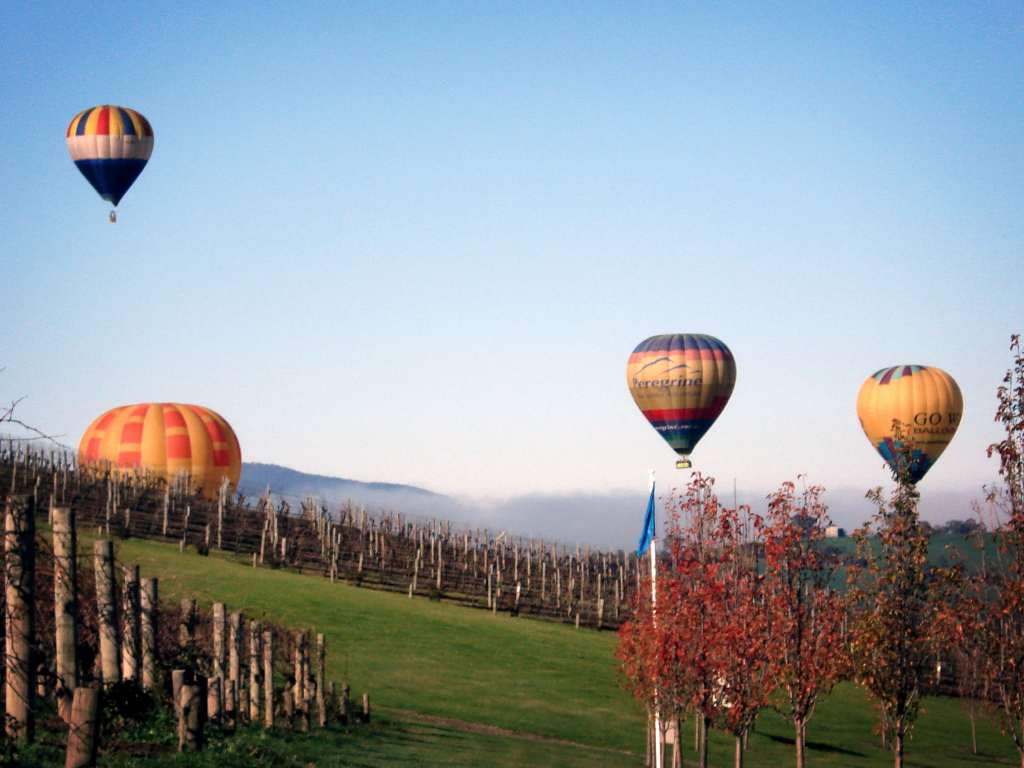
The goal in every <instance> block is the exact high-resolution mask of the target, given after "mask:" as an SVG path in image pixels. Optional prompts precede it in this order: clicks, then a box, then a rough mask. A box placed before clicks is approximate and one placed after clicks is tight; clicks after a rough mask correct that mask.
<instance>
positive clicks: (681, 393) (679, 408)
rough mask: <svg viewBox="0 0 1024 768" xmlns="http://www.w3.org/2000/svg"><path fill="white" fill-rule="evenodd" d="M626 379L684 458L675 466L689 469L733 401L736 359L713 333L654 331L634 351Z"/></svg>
mask: <svg viewBox="0 0 1024 768" xmlns="http://www.w3.org/2000/svg"><path fill="white" fill-rule="evenodd" d="M626 383H627V384H628V385H629V392H630V394H631V395H632V396H633V400H634V401H635V402H636V404H637V407H638V408H639V409H640V411H641V412H642V413H643V415H644V416H645V417H647V420H648V421H649V422H650V423H651V426H652V427H654V428H655V429H656V430H657V431H658V434H660V435H661V436H662V437H663V438H664V439H665V441H666V442H667V443H668V444H669V445H671V446H672V450H674V451H675V452H676V453H678V454H679V456H680V457H681V458H680V460H679V461H678V462H676V467H677V468H679V469H685V468H687V467H689V466H691V465H690V461H689V456H690V454H691V453H692V452H693V449H694V448H695V447H696V445H697V442H698V441H699V440H700V439H701V438H702V437H703V436H704V433H705V432H707V431H708V429H710V428H711V425H712V424H714V423H715V419H717V418H718V416H719V414H721V413H722V409H724V408H725V404H726V403H727V402H729V396H730V395H731V394H732V389H733V386H734V385H735V384H736V361H735V360H733V356H732V352H730V351H729V348H728V347H727V346H725V344H723V343H722V342H721V341H719V340H718V339H716V338H715V337H714V336H705V335H704V334H695V333H675V334H668V335H663V336H651V338H649V339H646V340H644V341H642V342H640V344H638V345H637V347H636V349H634V350H633V354H631V355H630V356H629V362H628V363H627V365H626Z"/></svg>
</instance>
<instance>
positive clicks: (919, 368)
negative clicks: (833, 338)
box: [857, 365, 964, 483]
mask: <svg viewBox="0 0 1024 768" xmlns="http://www.w3.org/2000/svg"><path fill="white" fill-rule="evenodd" d="M963 412H964V399H963V396H962V395H961V394H960V387H958V386H957V384H956V382H955V381H954V380H953V377H952V376H950V375H949V374H948V373H946V372H945V371H943V370H942V369H940V368H934V367H932V366H926V365H896V366H893V367H891V368H883V369H882V370H880V371H877V372H875V373H873V374H872V375H871V376H869V377H868V379H867V381H865V382H864V383H863V384H862V385H861V388H860V393H859V394H858V395H857V417H858V418H859V419H860V425H861V428H862V429H863V430H864V434H865V435H867V438H868V440H869V441H871V444H872V445H873V446H874V447H875V450H877V451H878V452H879V453H880V454H881V455H882V458H883V459H885V460H886V462H887V463H888V464H889V466H890V467H891V468H892V470H893V472H894V473H898V472H899V467H898V461H899V456H900V452H901V451H903V450H904V449H907V450H909V451H910V453H909V464H908V466H907V467H906V471H907V477H908V479H909V480H910V482H912V483H916V482H918V481H919V480H920V479H921V478H922V477H924V476H925V473H926V472H928V470H929V469H931V467H932V465H933V464H934V463H935V461H936V459H938V458H939V456H941V455H942V452H943V451H944V450H946V446H947V445H949V442H950V441H951V440H952V439H953V435H955V434H956V429H957V427H958V426H959V425H960V418H961V416H962V415H963ZM897 428H898V429H899V432H900V436H901V437H902V439H899V438H898V436H897V435H896V434H895V433H896V429H897Z"/></svg>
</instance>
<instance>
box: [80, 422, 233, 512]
mask: <svg viewBox="0 0 1024 768" xmlns="http://www.w3.org/2000/svg"><path fill="white" fill-rule="evenodd" d="M78 462H79V464H81V465H83V466H86V465H91V466H94V467H97V468H100V469H112V470H114V471H117V472H121V473H134V472H140V473H144V474H153V475H156V476H157V477H162V478H164V479H165V480H167V481H168V482H172V481H174V479H175V478H177V477H179V476H181V475H187V476H188V478H189V481H190V485H191V487H192V489H193V490H197V491H200V492H201V493H202V494H203V495H204V496H206V497H208V498H214V497H216V495H217V492H218V489H219V488H220V484H221V480H222V479H223V478H225V477H226V478H227V479H228V483H229V484H230V486H231V488H232V489H234V487H235V486H236V485H237V484H238V479H239V477H240V476H241V474H242V451H241V448H240V447H239V445H238V438H237V437H235V432H234V430H233V429H231V425H230V424H228V423H227V422H226V421H225V420H224V418H223V417H222V416H220V415H219V414H217V413H215V412H214V411H211V410H210V409H209V408H203V407H202V406H199V405H183V404H181V403H140V404H138V405H122V406H118V407H117V408H112V409H111V410H109V411H107V412H106V413H104V414H102V415H101V416H99V417H98V418H97V419H96V420H95V421H93V423H92V424H90V425H89V428H88V429H87V430H85V434H84V435H82V441H81V443H79V446H78Z"/></svg>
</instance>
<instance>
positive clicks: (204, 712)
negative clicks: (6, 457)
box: [4, 497, 370, 766]
mask: <svg viewBox="0 0 1024 768" xmlns="http://www.w3.org/2000/svg"><path fill="white" fill-rule="evenodd" d="M5 507H6V512H5V526H4V579H5V589H4V621H5V647H4V651H5V658H4V661H5V663H4V691H5V693H4V704H5V714H6V734H7V736H8V737H9V738H11V739H13V740H14V741H16V742H19V743H25V742H29V741H31V740H33V738H34V732H35V710H36V704H37V699H38V698H39V697H40V696H45V695H46V694H47V692H48V689H49V686H48V685H47V680H46V678H47V675H42V676H39V675H38V672H39V670H40V668H41V667H45V666H46V660H45V659H43V658H41V654H40V651H39V648H40V642H39V638H38V637H37V633H36V616H37V607H36V597H37V595H36V568H37V550H38V547H37V540H36V531H35V504H34V503H33V501H32V499H31V497H29V498H27V499H24V498H18V497H8V500H7V503H6V505H5ZM50 518H51V521H52V533H53V536H52V554H53V612H54V613H53V615H54V659H53V668H52V671H53V686H52V694H53V696H54V698H55V700H56V705H57V711H58V713H59V715H60V717H61V718H62V719H63V720H64V721H65V722H66V723H67V724H68V742H67V758H66V765H67V766H87V765H93V764H94V763H95V759H96V750H97V736H98V727H99V720H100V707H101V703H102V698H103V695H104V693H103V692H104V691H111V690H112V688H113V687H114V686H116V685H118V684H121V683H123V682H132V683H135V684H137V685H139V686H141V688H142V689H143V690H145V691H147V692H149V694H151V695H153V696H158V695H159V694H160V692H161V691H162V690H163V687H162V683H163V682H164V681H162V680H161V668H162V666H161V663H160V662H161V659H160V658H159V654H158V650H159V649H158V628H159V622H160V621H161V618H160V616H161V611H160V602H159V582H158V579H157V578H145V579H141V578H140V573H139V567H138V566H137V565H131V566H127V567H124V568H123V569H122V574H123V576H122V584H121V590H120V596H119V594H118V593H119V590H118V588H117V582H116V570H117V569H116V562H115V559H114V548H113V544H112V542H111V541H110V540H107V539H100V540H97V541H95V542H94V544H93V565H94V568H93V572H94V579H95V595H96V606H95V607H96V627H95V629H96V635H97V645H98V661H97V663H96V664H95V666H94V669H93V670H92V680H91V684H90V681H89V680H88V679H87V678H88V675H87V670H83V669H81V667H80V659H79V656H78V645H77V643H78V641H79V639H80V637H81V630H82V627H81V626H80V613H81V611H80V608H81V606H80V604H79V595H80V590H79V573H78V556H77V530H76V516H75V512H74V511H73V509H72V508H70V507H63V506H55V507H52V508H51V509H50ZM119 598H120V599H119ZM165 613H166V611H165ZM165 620H166V618H165ZM201 621H202V619H201V617H200V614H199V611H198V605H197V603H196V600H195V599H194V598H186V599H184V600H182V602H181V612H180V618H179V627H178V638H177V639H178V651H179V668H176V669H173V670H172V671H171V675H170V684H171V692H172V702H173V705H174V709H175V712H176V714H177V717H178V736H179V749H182V750H184V749H199V748H201V747H202V744H203V732H204V728H205V725H206V723H207V721H212V722H214V723H216V724H218V725H220V726H221V727H225V728H233V727H234V726H235V725H237V724H238V723H244V722H251V723H262V725H263V726H264V727H266V728H272V727H274V726H275V725H281V724H282V722H281V718H280V717H278V715H280V716H282V717H283V721H284V722H283V724H284V725H286V726H287V727H294V728H296V729H298V730H309V728H310V720H311V717H312V716H313V713H314V712H315V713H316V722H317V724H318V725H319V726H320V727H324V726H326V725H327V724H328V722H329V721H331V720H338V721H341V722H346V723H347V722H350V721H354V720H356V719H362V720H364V721H368V720H369V717H370V702H369V696H368V695H367V694H364V695H363V699H362V708H361V712H360V713H359V717H358V718H356V717H354V716H353V713H352V706H351V702H350V691H349V687H348V685H347V684H343V685H342V687H341V690H340V692H338V691H337V690H336V686H335V684H334V683H333V682H332V683H330V684H329V685H327V684H326V680H325V664H326V652H327V649H326V641H325V638H324V636H323V635H322V634H316V635H315V636H314V641H313V643H311V642H310V633H309V632H307V631H297V632H294V633H292V638H293V642H292V646H293V654H292V663H291V665H290V666H291V668H292V669H293V670H294V674H293V675H292V676H291V682H290V684H287V685H285V687H284V690H283V692H281V694H280V696H279V694H278V691H277V689H275V687H274V660H275V628H274V627H272V626H271V625H269V624H266V625H264V624H263V623H261V622H260V621H257V620H250V621H248V623H247V622H246V621H245V618H244V616H243V614H242V612H241V611H234V612H230V613H229V612H228V611H227V608H226V606H225V605H224V604H223V603H215V604H214V605H213V610H212V612H211V616H210V622H211V625H212V626H211V632H210V634H211V637H212V653H211V654H210V663H209V664H208V665H205V664H202V663H199V659H200V656H201V653H200V650H199V637H198V629H199V626H200V622H201ZM277 634H278V635H279V632H278V633H277ZM246 646H247V649H248V654H246V653H245V651H246ZM311 654H312V658H311ZM202 666H207V667H208V669H207V670H206V671H208V672H209V674H204V670H201V669H200V668H201V667H202ZM37 678H38V679H37Z"/></svg>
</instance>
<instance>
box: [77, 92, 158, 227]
mask: <svg viewBox="0 0 1024 768" xmlns="http://www.w3.org/2000/svg"><path fill="white" fill-rule="evenodd" d="M67 143H68V152H69V153H70V154H71V159H72V160H74V162H75V165H76V166H78V170H80V171H81V172H82V175H83V176H85V178H86V179H87V180H88V182H89V183H90V184H92V186H93V189H95V190H96V191H97V192H98V193H99V196H100V197H102V198H103V199H104V200H107V201H109V202H111V203H113V204H114V207H115V208H116V207H117V204H118V203H119V202H121V198H122V197H124V193H125V192H127V191H128V188H129V187H130V186H131V185H132V184H133V183H134V182H135V179H137V178H138V177H139V174H140V173H142V169H143V168H145V167H146V163H147V162H148V161H149V156H150V155H151V154H152V153H153V129H152V128H151V127H150V125H149V121H148V120H146V118H144V117H143V116H142V115H141V114H139V113H138V112H136V111H135V110H134V109H128V107H115V106H112V105H110V104H104V105H102V106H99V107H92V108H91V109H86V110H84V111H82V112H79V113H78V114H77V115H75V116H74V117H73V118H71V122H70V123H69V124H68V130H67ZM110 220H111V221H112V222H113V221H117V214H116V213H115V212H114V211H111V212H110Z"/></svg>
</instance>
